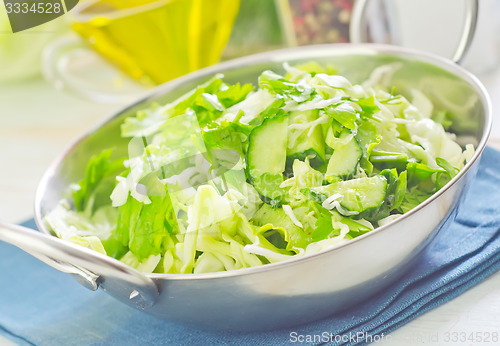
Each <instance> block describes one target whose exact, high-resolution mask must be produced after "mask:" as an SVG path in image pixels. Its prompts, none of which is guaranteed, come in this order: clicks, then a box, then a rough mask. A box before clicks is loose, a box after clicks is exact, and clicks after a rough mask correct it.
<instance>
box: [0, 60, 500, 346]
mask: <svg viewBox="0 0 500 346" xmlns="http://www.w3.org/2000/svg"><path fill="white" fill-rule="evenodd" d="M478 77H479V78H480V79H481V81H482V82H483V83H484V84H485V86H486V88H487V89H488V91H489V93H490V95H491V98H492V101H493V109H494V118H495V116H496V117H500V68H499V69H497V70H495V71H489V72H488V73H484V74H483V75H479V76H478ZM119 108H120V106H117V105H102V104H96V103H92V102H88V101H84V100H82V99H80V98H77V97H75V96H73V95H71V94H68V93H66V92H64V91H57V90H55V89H54V88H53V87H52V86H50V85H49V84H48V83H47V82H45V81H44V80H42V79H41V78H38V79H32V80H29V81H25V82H19V83H16V84H9V85H8V86H5V85H4V86H2V85H0V218H2V219H4V220H7V221H10V222H20V221H23V220H26V219H28V218H31V217H32V204H33V200H34V193H35V189H36V187H37V184H38V181H39V180H40V178H41V176H42V174H43V172H44V170H45V169H46V168H47V166H48V165H49V164H50V162H51V161H52V160H53V159H54V158H55V157H56V156H57V155H58V154H60V153H61V152H62V151H63V150H64V148H65V147H66V146H67V145H68V144H70V143H71V142H72V141H73V139H74V138H75V137H76V136H78V135H79V134H82V133H84V132H85V131H86V130H87V129H90V128H92V127H94V126H96V124H98V123H99V122H101V121H103V119H105V118H106V116H108V115H110V114H112V113H113V111H114V110H117V109H119ZM497 120H498V118H495V119H494V124H493V131H492V134H491V139H490V145H492V146H495V147H497V148H500V123H499V122H498V121H497ZM0 255H1V254H0ZM75 285H78V284H77V283H76V282H75ZM472 332H478V333H483V334H484V335H485V333H498V337H499V339H498V341H497V342H488V343H484V344H486V345H500V273H497V274H495V275H493V276H492V277H491V278H489V279H487V280H486V281H484V282H482V283H481V284H479V285H477V286H476V287H474V288H472V289H470V290H469V291H467V292H466V293H464V294H462V295H461V296H459V297H458V298H456V299H454V300H453V301H451V302H449V303H447V304H444V305H442V306H440V307H438V308H436V309H434V310H432V311H430V312H427V313H426V314H424V315H422V316H420V317H418V318H416V319H415V320H413V321H411V322H410V323H408V324H407V325H405V326H403V327H402V328H400V329H398V330H397V331H395V332H393V333H391V334H390V336H389V337H387V338H385V341H384V342H383V344H384V345H385V344H387V345H423V344H432V345H478V344H481V343H478V342H471V341H467V342H463V343H461V342H452V341H447V338H448V337H450V336H451V334H449V333H467V335H469V333H472ZM287 341H288V340H283V342H284V343H286V342H287ZM4 343H7V340H4V339H2V338H1V337H0V345H3V344H4Z"/></svg>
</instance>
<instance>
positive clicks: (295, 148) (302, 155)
mask: <svg viewBox="0 0 500 346" xmlns="http://www.w3.org/2000/svg"><path fill="white" fill-rule="evenodd" d="M318 116H319V111H318V110H317V109H313V110H309V111H294V112H291V113H290V115H289V121H288V122H289V125H290V126H291V125H298V126H300V124H306V123H309V122H311V121H314V120H316V119H318ZM288 138H289V142H288V145H289V147H288V148H287V151H286V156H287V164H288V165H289V166H290V165H291V164H292V163H293V161H295V159H299V160H301V161H304V160H305V159H306V157H308V158H309V163H310V164H311V167H313V168H316V169H318V168H321V167H324V164H325V140H324V138H323V130H322V127H321V124H318V125H316V126H315V127H314V130H313V131H312V133H311V135H310V136H309V129H308V128H307V129H301V128H294V127H293V126H292V127H291V128H290V127H289V129H288Z"/></svg>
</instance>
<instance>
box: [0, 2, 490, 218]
mask: <svg viewBox="0 0 500 346" xmlns="http://www.w3.org/2000/svg"><path fill="white" fill-rule="evenodd" d="M170 3H171V5H169V4H170ZM369 3H370V6H371V7H370V11H369V12H368V18H367V19H366V20H367V22H368V26H369V30H370V39H371V40H372V41H374V42H379V43H389V44H398V45H403V46H408V47H413V48H416V49H419V50H424V51H429V52H433V53H435V54H439V55H441V56H443V57H446V58H450V57H451V55H452V53H453V50H454V48H455V46H456V44H457V42H458V40H459V35H460V33H461V29H462V25H463V24H462V22H463V17H464V9H465V0H369ZM480 3H481V8H480V14H479V22H478V31H477V34H476V37H475V39H474V43H473V46H472V49H471V52H470V54H469V55H468V57H467V59H466V61H465V65H464V66H465V67H466V68H467V69H469V70H470V71H471V72H473V73H474V74H476V75H477V76H478V77H479V78H480V79H481V80H482V81H483V83H484V84H485V85H486V87H487V88H488V91H489V92H490V94H491V95H492V98H493V102H494V106H497V108H498V107H500V104H499V102H500V101H499V100H500V72H499V67H500V41H499V35H498V34H497V33H498V32H500V27H499V24H500V1H498V0H480ZM238 4H239V7H238ZM218 6H219V7H218ZM352 6H353V1H352V0H241V2H239V1H237V0H227V1H226V2H224V1H222V0H221V1H219V0H216V2H214V1H213V0H203V1H199V0H171V1H163V0H100V1H97V2H96V1H95V0H81V1H80V3H79V5H78V6H77V7H76V8H74V9H73V10H72V11H70V12H69V13H68V14H66V15H63V16H61V17H59V18H56V19H54V20H53V21H50V22H48V23H45V24H42V25H40V26H36V27H33V28H31V29H27V30H24V31H20V32H17V33H15V34H13V33H12V31H11V27H10V24H9V17H8V16H7V11H6V7H5V6H4V5H3V3H2V2H0V156H1V161H0V162H1V164H0V165H1V166H0V167H1V169H0V217H1V218H3V219H6V220H7V221H12V222H19V221H22V220H24V219H27V218H30V217H31V216H32V203H33V199H34V193H35V189H36V186H37V184H38V181H39V180H40V178H41V176H42V174H43V172H44V171H45V170H46V168H47V167H48V166H49V164H50V162H51V161H52V160H53V159H54V158H55V157H56V156H57V155H59V154H61V152H62V151H63V150H64V148H65V147H67V146H68V145H69V144H70V143H71V142H72V141H74V140H75V138H77V137H78V136H79V135H81V134H83V133H85V132H86V131H88V130H90V129H91V128H93V127H95V126H97V125H98V124H99V123H101V122H103V121H104V120H105V119H106V118H107V117H109V116H110V115H112V114H113V113H114V112H115V111H117V110H118V109H120V108H121V107H123V106H124V105H125V104H127V103H130V102H132V101H133V100H134V99H136V98H138V97H140V96H141V95H143V94H144V93H146V92H147V91H148V90H150V89H151V88H152V87H154V86H155V85H157V84H159V83H161V82H163V81H165V80H168V78H171V77H169V76H168V75H166V74H163V75H160V74H158V76H159V77H158V76H157V75H156V73H157V72H158V70H159V69H161V68H164V67H165V66H167V67H169V70H168V71H167V72H170V71H172V70H175V71H176V73H177V75H181V74H184V73H187V72H189V71H192V70H195V69H197V68H201V67H203V66H206V65H210V64H213V63H215V62H217V61H219V60H228V59H233V58H237V57H240V56H245V55H249V54H253V53H258V52H264V51H269V50H274V49H280V48H285V47H289V46H296V45H309V44H322V43H337V42H340V43H345V42H348V41H349V23H350V18H351V11H352ZM136 7H137V8H141V10H140V11H139V10H137V11H136V10H135V8H136ZM123 8H125V10H127V8H133V9H134V10H133V11H136V12H133V14H132V15H130V16H129V14H130V13H129V12H130V11H129V12H127V13H129V14H127V16H123V18H122V16H121V13H122V12H119V13H120V15H114V14H112V15H109V16H108V14H110V13H115V11H116V12H117V13H118V11H121V10H123ZM127 11H128V10H127ZM142 12H147V13H148V14H147V15H143V14H142ZM103 14H105V15H103ZM108 17H109V18H108ZM165 18H167V19H165ZM140 21H144V23H146V24H144V25H134V23H135V24H137V23H139V22H140ZM186 23H188V24H189V25H186ZM183 25H184V26H183ZM139 27H140V28H145V29H144V30H145V31H144V30H143V31H140V30H136V28H139ZM131 28H132V29H131ZM147 30H149V31H147ZM77 32H78V34H77ZM158 33H161V36H159V34H158ZM124 37H126V38H124ZM158 42H163V43H158ZM162 50H165V51H164V52H161V51H162ZM160 53H161V54H163V53H164V55H161V54H160ZM172 66H175V68H173V67H172ZM493 95H498V97H493ZM492 137H493V138H492V143H497V142H495V141H497V139H496V138H500V130H498V129H497V128H496V127H495V128H494V130H493V136H492ZM498 143H500V141H498Z"/></svg>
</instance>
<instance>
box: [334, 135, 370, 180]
mask: <svg viewBox="0 0 500 346" xmlns="http://www.w3.org/2000/svg"><path fill="white" fill-rule="evenodd" d="M362 156H363V149H361V146H360V145H359V143H358V140H357V139H356V137H354V136H353V135H352V134H350V133H349V132H344V133H343V134H342V135H341V136H340V138H338V139H337V141H335V142H334V145H333V153H332V156H331V157H330V161H328V167H327V168H326V174H325V178H326V180H327V181H328V182H334V181H338V180H339V179H349V178H352V177H353V176H354V175H355V174H356V170H357V167H358V163H359V161H360V160H361V157H362Z"/></svg>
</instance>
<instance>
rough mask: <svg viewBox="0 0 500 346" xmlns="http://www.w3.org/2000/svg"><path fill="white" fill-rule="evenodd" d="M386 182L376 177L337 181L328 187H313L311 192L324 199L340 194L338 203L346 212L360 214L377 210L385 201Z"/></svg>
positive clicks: (381, 177) (384, 179)
mask: <svg viewBox="0 0 500 346" xmlns="http://www.w3.org/2000/svg"><path fill="white" fill-rule="evenodd" d="M386 189H387V180H386V178H385V177H383V176H380V175H377V176H374V177H370V178H368V177H367V178H359V179H352V180H346V181H339V182H337V183H333V184H330V185H325V186H320V187H313V188H312V189H311V191H312V192H313V193H316V194H321V195H323V196H324V197H325V199H326V198H328V197H330V196H332V195H334V194H340V195H341V197H339V199H338V201H339V202H340V205H341V206H342V207H344V208H345V209H347V210H350V211H356V212H358V213H361V212H363V211H365V210H368V209H372V208H377V207H379V206H380V205H382V203H384V200H385V194H386Z"/></svg>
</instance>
